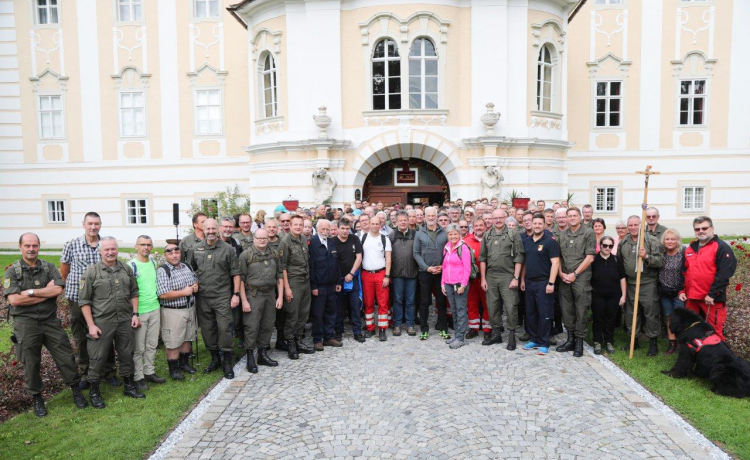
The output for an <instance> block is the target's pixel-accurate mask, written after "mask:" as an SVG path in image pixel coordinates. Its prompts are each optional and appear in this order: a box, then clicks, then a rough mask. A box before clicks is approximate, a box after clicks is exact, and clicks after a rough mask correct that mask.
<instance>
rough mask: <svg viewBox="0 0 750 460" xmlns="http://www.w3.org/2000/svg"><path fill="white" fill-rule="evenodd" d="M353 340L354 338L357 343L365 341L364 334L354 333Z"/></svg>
mask: <svg viewBox="0 0 750 460" xmlns="http://www.w3.org/2000/svg"><path fill="white" fill-rule="evenodd" d="M354 340H356V341H357V342H359V343H365V341H366V340H365V336H363V335H362V334H354Z"/></svg>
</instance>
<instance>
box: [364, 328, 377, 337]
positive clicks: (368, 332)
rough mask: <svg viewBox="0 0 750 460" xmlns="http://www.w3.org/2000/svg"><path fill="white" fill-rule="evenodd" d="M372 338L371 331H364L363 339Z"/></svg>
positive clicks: (373, 334)
mask: <svg viewBox="0 0 750 460" xmlns="http://www.w3.org/2000/svg"><path fill="white" fill-rule="evenodd" d="M372 337H375V331H371V330H369V329H368V330H366V331H365V338H366V339H370V338H372Z"/></svg>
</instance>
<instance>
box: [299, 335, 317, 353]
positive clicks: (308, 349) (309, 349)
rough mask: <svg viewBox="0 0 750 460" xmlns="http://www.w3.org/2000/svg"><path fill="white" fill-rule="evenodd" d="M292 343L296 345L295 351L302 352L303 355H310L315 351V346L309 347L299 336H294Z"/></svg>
mask: <svg viewBox="0 0 750 460" xmlns="http://www.w3.org/2000/svg"><path fill="white" fill-rule="evenodd" d="M294 344H295V345H297V352H298V353H302V354H305V355H311V354H313V353H315V348H313V347H311V346H309V345H306V344H305V343H304V342H303V341H302V339H300V338H297V337H295V338H294Z"/></svg>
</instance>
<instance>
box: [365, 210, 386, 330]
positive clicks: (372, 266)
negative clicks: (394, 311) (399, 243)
mask: <svg viewBox="0 0 750 460" xmlns="http://www.w3.org/2000/svg"><path fill="white" fill-rule="evenodd" d="M381 225H382V223H381V220H380V218H379V217H377V216H375V217H373V218H372V219H370V231H369V233H363V234H362V238H361V240H362V299H363V303H364V307H365V325H366V326H367V332H366V333H365V337H367V338H369V337H372V336H374V335H375V298H376V297H377V299H378V329H379V332H378V338H379V339H380V341H381V342H385V341H386V340H387V338H386V335H385V330H386V329H388V310H389V308H390V304H389V302H388V283H389V282H390V277H391V241H390V240H389V239H388V238H387V237H386V236H385V235H382V234H381V233H380V227H381Z"/></svg>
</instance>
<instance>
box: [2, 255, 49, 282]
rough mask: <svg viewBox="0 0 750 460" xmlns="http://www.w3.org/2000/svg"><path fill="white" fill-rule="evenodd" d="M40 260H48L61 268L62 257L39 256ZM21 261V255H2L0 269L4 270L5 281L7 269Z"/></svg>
mask: <svg viewBox="0 0 750 460" xmlns="http://www.w3.org/2000/svg"><path fill="white" fill-rule="evenodd" d="M39 258H40V259H44V260H48V261H50V262H53V263H54V264H55V265H57V268H58V269H59V268H60V256H39ZM19 259H21V254H20V253H17V254H2V255H0V268H1V269H2V275H0V276H2V278H3V279H5V267H7V266H8V265H10V264H12V263H13V262H15V261H17V260H19Z"/></svg>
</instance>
